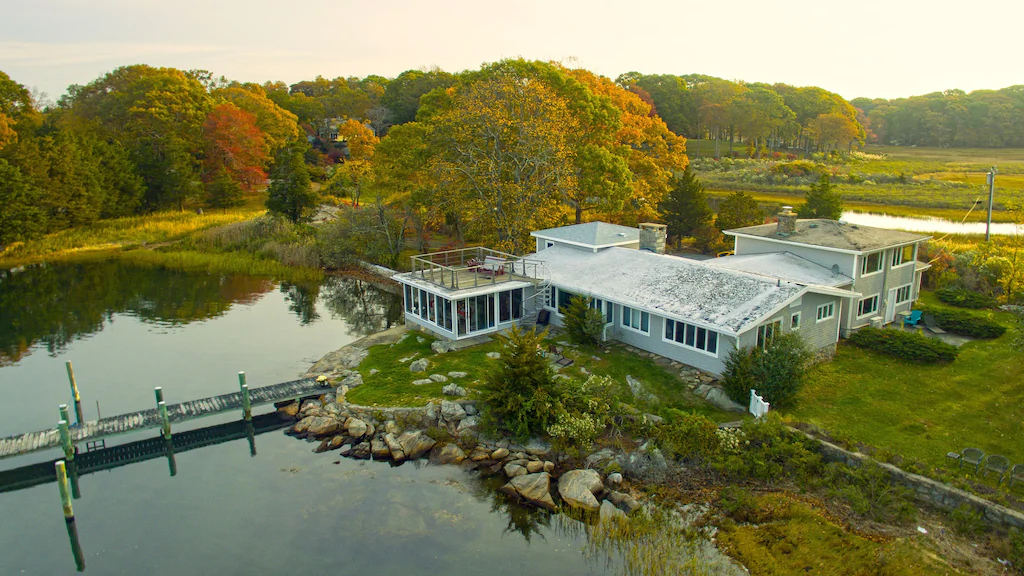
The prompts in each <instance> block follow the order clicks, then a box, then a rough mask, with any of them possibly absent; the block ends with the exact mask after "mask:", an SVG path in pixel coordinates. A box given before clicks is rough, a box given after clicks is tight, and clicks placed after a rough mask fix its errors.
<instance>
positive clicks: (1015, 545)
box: [1009, 528, 1024, 574]
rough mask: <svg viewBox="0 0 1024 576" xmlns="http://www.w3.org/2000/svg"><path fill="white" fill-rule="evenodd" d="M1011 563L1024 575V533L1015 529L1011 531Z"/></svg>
mask: <svg viewBox="0 0 1024 576" xmlns="http://www.w3.org/2000/svg"><path fill="white" fill-rule="evenodd" d="M1009 541H1010V554H1009V556H1010V558H1009V560H1010V562H1011V563H1012V564H1013V565H1014V566H1015V567H1016V568H1017V572H1020V573H1021V574H1024V531H1021V530H1018V529H1016V528H1013V529H1011V530H1010V535H1009Z"/></svg>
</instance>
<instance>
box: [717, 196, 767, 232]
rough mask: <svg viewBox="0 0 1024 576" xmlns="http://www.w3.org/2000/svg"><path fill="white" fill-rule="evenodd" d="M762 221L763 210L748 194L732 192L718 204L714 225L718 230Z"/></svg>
mask: <svg viewBox="0 0 1024 576" xmlns="http://www.w3.org/2000/svg"><path fill="white" fill-rule="evenodd" d="M763 223H764V211H762V210H761V207H760V206H759V205H758V204H757V200H754V199H753V198H752V197H750V196H749V195H747V194H745V193H743V192H733V193H732V194H730V195H729V197H728V198H726V199H725V200H723V201H722V203H721V204H720V205H719V206H718V217H717V218H715V226H716V227H717V228H718V229H719V230H732V229H734V228H743V227H744V226H754V225H757V224H763Z"/></svg>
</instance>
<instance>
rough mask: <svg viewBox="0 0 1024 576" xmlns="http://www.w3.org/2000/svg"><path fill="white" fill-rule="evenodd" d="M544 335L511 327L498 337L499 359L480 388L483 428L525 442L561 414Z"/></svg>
mask: <svg viewBox="0 0 1024 576" xmlns="http://www.w3.org/2000/svg"><path fill="white" fill-rule="evenodd" d="M546 335H547V331H545V332H543V333H541V334H535V333H534V332H533V331H529V330H520V329H519V328H518V327H515V326H513V327H512V329H511V330H509V331H508V333H506V334H498V335H496V338H497V340H498V342H499V344H500V350H501V359H500V360H499V361H498V362H496V363H495V366H494V367H493V368H492V369H491V370H490V371H489V372H488V373H487V375H486V376H485V377H484V380H483V383H482V384H483V385H482V386H481V390H480V392H481V400H483V403H484V406H483V416H484V422H485V425H487V426H488V427H492V428H496V429H498V430H500V431H503V432H507V433H509V434H511V435H512V436H514V437H515V438H516V439H518V440H521V441H522V440H526V439H527V438H529V437H530V436H532V435H534V434H539V433H541V432H544V431H545V430H546V429H547V427H548V425H549V424H551V423H553V422H554V420H555V418H556V417H557V415H558V413H559V412H560V411H561V410H562V408H561V404H560V403H559V401H558V397H557V393H556V391H555V384H554V372H553V371H552V369H551V364H549V363H548V361H547V359H546V358H544V356H543V355H542V349H541V344H542V343H543V340H544V337H545V336H546Z"/></svg>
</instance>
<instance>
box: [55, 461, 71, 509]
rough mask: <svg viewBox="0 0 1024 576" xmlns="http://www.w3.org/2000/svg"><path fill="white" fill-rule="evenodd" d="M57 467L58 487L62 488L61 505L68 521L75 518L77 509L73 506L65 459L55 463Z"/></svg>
mask: <svg viewBox="0 0 1024 576" xmlns="http://www.w3.org/2000/svg"><path fill="white" fill-rule="evenodd" d="M54 468H56V469H57V489H58V490H60V505H61V507H62V508H64V519H65V520H67V521H68V522H73V521H74V520H75V511H74V509H73V508H71V491H70V490H68V472H67V468H65V466H64V461H63V460H58V461H57V463H56V464H54Z"/></svg>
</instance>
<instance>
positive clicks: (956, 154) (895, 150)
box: [864, 146, 1024, 164]
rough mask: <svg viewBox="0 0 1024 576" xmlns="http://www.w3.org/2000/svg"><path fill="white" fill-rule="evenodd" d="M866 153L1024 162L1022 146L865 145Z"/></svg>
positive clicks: (930, 158) (935, 158)
mask: <svg viewBox="0 0 1024 576" xmlns="http://www.w3.org/2000/svg"><path fill="white" fill-rule="evenodd" d="M864 152H867V153H868V154H887V155H889V156H890V157H892V158H896V159H900V160H936V161H940V162H971V163H974V162H977V163H989V164H1000V163H1003V162H1024V149H1022V148H924V147H913V148H912V147H910V146H865V147H864Z"/></svg>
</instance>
